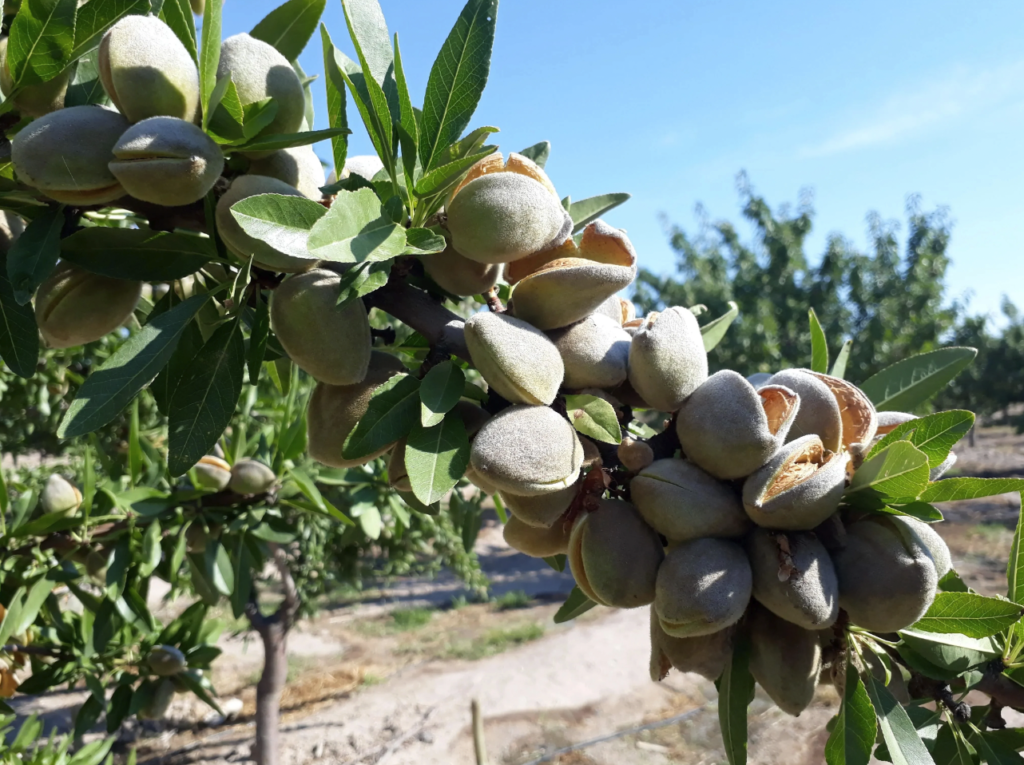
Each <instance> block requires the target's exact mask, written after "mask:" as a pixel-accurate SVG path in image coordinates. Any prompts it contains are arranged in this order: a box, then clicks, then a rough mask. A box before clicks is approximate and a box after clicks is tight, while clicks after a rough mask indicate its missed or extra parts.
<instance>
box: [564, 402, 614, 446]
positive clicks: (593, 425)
mask: <svg viewBox="0 0 1024 765" xmlns="http://www.w3.org/2000/svg"><path fill="white" fill-rule="evenodd" d="M565 410H566V414H567V415H568V417H569V422H571V423H572V426H573V427H574V428H576V430H578V431H579V432H580V433H582V434H583V435H585V436H590V437H591V438H594V439H597V440H598V441H603V442H604V443H607V444H617V443H620V442H621V441H622V430H621V428H620V426H619V418H618V416H617V415H616V414H615V408H614V407H613V406H612V405H611V404H609V403H608V402H607V401H605V400H604V399H603V398H598V397H597V396H588V395H577V396H566V397H565Z"/></svg>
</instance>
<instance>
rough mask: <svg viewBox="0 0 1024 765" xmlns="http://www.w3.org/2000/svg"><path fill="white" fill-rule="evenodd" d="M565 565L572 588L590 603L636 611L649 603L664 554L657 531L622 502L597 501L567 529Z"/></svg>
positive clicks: (626, 503) (627, 504) (652, 596)
mask: <svg viewBox="0 0 1024 765" xmlns="http://www.w3.org/2000/svg"><path fill="white" fill-rule="evenodd" d="M568 554H569V565H570V567H571V568H572V575H573V577H574V578H575V579H576V584H577V586H579V588H580V589H581V590H582V591H583V593H584V594H585V595H586V596H587V597H588V598H590V599H591V600H592V601H594V602H595V603H598V604H600V605H602V606H611V607H614V608H637V607H639V606H646V605H648V604H650V603H651V602H653V601H654V586H655V582H656V581H657V578H658V566H659V565H660V564H661V561H662V560H663V558H664V556H665V554H664V551H663V550H662V547H661V540H660V539H658V534H657V532H655V531H654V529H652V528H651V527H650V526H648V525H647V524H646V523H645V522H644V519H643V518H641V517H640V514H639V513H638V512H637V511H636V508H635V507H633V506H632V505H631V504H629V503H628V502H623V501H622V500H618V499H600V500H597V503H596V507H595V508H593V509H591V508H589V507H588V508H586V510H585V511H584V512H583V513H582V514H580V516H579V517H578V518H577V519H576V522H575V523H574V524H573V528H572V537H571V538H570V539H569V553H568Z"/></svg>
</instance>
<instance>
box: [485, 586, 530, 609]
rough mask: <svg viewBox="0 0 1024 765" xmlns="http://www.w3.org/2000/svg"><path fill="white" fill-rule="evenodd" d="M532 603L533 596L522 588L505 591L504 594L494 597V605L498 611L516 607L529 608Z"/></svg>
mask: <svg viewBox="0 0 1024 765" xmlns="http://www.w3.org/2000/svg"><path fill="white" fill-rule="evenodd" d="M532 604H533V598H531V597H530V596H529V595H527V594H526V593H525V592H524V591H523V590H514V591H513V592H506V593H505V594H504V595H502V596H500V597H497V598H495V599H494V607H495V609H497V610H498V611H514V610H515V609H517V608H529V607H530V606H531V605H532Z"/></svg>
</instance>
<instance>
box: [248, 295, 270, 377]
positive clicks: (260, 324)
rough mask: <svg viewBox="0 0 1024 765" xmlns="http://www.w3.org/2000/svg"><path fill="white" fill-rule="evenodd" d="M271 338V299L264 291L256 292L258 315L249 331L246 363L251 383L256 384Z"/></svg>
mask: <svg viewBox="0 0 1024 765" xmlns="http://www.w3.org/2000/svg"><path fill="white" fill-rule="evenodd" d="M269 338H270V300H269V299H268V298H265V297H264V296H263V295H262V293H260V292H258V291H257V293H256V316H255V318H254V319H253V323H252V331H251V332H250V333H249V350H248V356H247V357H246V363H247V364H248V365H249V384H250V385H256V383H258V382H259V379H260V369H261V368H262V367H263V359H264V358H265V357H266V354H267V340H268V339H269Z"/></svg>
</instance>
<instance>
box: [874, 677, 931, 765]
mask: <svg viewBox="0 0 1024 765" xmlns="http://www.w3.org/2000/svg"><path fill="white" fill-rule="evenodd" d="M866 680H867V692H868V696H869V697H870V699H871V703H872V705H873V706H874V708H875V713H876V714H877V715H878V723H879V725H880V727H881V729H882V738H883V739H884V740H885V744H886V746H887V747H888V748H889V754H890V756H891V757H892V761H893V763H894V765H934V761H933V760H932V756H931V755H930V754H929V753H928V750H927V749H926V748H925V746H924V743H923V742H922V741H921V737H920V736H919V735H918V734H917V730H916V729H915V728H914V724H913V723H912V722H911V721H910V718H909V717H908V716H907V713H906V711H905V710H904V709H903V707H902V706H901V705H900V703H899V702H898V701H896V699H895V698H894V697H893V695H892V694H891V693H890V692H889V690H888V689H887V688H886V687H885V686H884V685H882V683H881V682H880V681H879V680H877V679H876V678H875V676H874V675H872V674H870V673H868V674H867V676H866Z"/></svg>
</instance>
